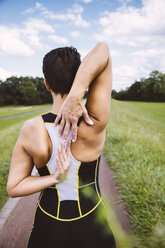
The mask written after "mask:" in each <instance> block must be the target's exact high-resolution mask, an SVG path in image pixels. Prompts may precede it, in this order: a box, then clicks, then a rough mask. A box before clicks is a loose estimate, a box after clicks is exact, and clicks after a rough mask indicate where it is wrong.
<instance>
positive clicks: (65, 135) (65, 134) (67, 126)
mask: <svg viewBox="0 0 165 248" xmlns="http://www.w3.org/2000/svg"><path fill="white" fill-rule="evenodd" d="M69 130H70V122H69V120H66V124H65V129H64V136H63V140H64V142H66V141H67V138H68V134H69Z"/></svg>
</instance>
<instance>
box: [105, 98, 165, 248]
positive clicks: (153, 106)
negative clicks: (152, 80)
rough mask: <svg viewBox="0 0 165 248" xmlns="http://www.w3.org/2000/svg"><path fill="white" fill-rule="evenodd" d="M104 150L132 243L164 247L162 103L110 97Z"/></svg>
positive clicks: (164, 129)
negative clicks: (121, 203)
mask: <svg viewBox="0 0 165 248" xmlns="http://www.w3.org/2000/svg"><path fill="white" fill-rule="evenodd" d="M104 153H105V155H106V157H107V160H108V162H109V164H110V165H111V168H112V169H113V170H114V171H115V172H116V176H115V178H116V181H117V182H118V184H119V187H120V196H121V199H122V200H123V202H124V203H125V205H126V208H127V210H128V212H129V214H130V219H131V226H132V231H133V234H134V237H135V240H134V247H138V248H164V247H165V218H164V216H165V166H164V165H165V103H144V102H123V101H122V102H121V101H115V100H112V103H111V113H110V119H109V124H108V128H107V136H106V145H105V149H104Z"/></svg>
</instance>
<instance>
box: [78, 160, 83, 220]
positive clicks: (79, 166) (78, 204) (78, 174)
mask: <svg viewBox="0 0 165 248" xmlns="http://www.w3.org/2000/svg"><path fill="white" fill-rule="evenodd" d="M80 166H81V162H80V164H79V166H78V169H77V203H78V209H79V213H80V216H82V212H81V207H80V198H79V169H80Z"/></svg>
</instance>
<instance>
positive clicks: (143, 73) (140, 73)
mask: <svg viewBox="0 0 165 248" xmlns="http://www.w3.org/2000/svg"><path fill="white" fill-rule="evenodd" d="M149 73H150V71H148V70H146V69H144V67H142V66H136V65H134V66H131V65H120V66H117V67H115V68H113V89H116V90H121V89H125V88H126V87H129V86H130V85H131V84H133V83H134V82H135V80H138V79H140V78H142V77H147V76H148V74H149Z"/></svg>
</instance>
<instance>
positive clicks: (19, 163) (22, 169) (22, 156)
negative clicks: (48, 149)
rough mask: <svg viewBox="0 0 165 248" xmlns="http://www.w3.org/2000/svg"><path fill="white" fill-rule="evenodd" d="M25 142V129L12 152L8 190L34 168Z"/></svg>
mask: <svg viewBox="0 0 165 248" xmlns="http://www.w3.org/2000/svg"><path fill="white" fill-rule="evenodd" d="M25 144H26V140H25V131H24V130H22V131H21V134H20V136H19V138H18V140H17V142H16V144H15V147H14V150H13V154H12V159H11V164H10V170H9V176H8V183H7V190H8V192H9V191H11V190H12V189H13V188H14V187H15V186H16V185H17V184H18V183H20V182H21V181H22V180H23V179H25V178H26V177H28V176H30V175H31V171H32V169H33V159H32V157H31V156H30V155H29V154H28V152H27V151H26V149H25Z"/></svg>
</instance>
